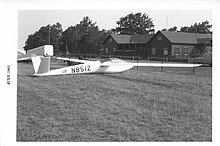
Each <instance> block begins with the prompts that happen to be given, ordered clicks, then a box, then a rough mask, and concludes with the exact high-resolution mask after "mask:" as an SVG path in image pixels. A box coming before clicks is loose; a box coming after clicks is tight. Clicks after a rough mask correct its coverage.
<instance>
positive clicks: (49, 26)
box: [48, 25, 50, 45]
mask: <svg viewBox="0 0 220 146" xmlns="http://www.w3.org/2000/svg"><path fill="white" fill-rule="evenodd" d="M48 45H50V25H48Z"/></svg>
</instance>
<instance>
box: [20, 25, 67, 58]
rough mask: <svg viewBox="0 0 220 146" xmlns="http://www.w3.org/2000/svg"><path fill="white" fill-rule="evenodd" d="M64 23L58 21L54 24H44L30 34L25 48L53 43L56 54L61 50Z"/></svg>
mask: <svg viewBox="0 0 220 146" xmlns="http://www.w3.org/2000/svg"><path fill="white" fill-rule="evenodd" d="M62 32H63V31H62V25H61V24H60V23H59V22H57V23H56V24H53V25H52V26H50V25H47V26H42V27H41V28H40V29H39V30H38V31H36V32H35V33H34V34H31V35H29V36H28V39H27V40H26V42H25V46H24V50H25V51H27V50H30V49H33V48H36V47H39V46H42V45H48V44H51V45H53V46H54V52H55V54H56V53H58V51H59V42H60V38H61V36H62Z"/></svg>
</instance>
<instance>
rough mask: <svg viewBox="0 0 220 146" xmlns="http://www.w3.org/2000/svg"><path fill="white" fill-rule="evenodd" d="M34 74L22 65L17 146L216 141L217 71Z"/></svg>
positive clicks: (19, 66)
mask: <svg viewBox="0 0 220 146" xmlns="http://www.w3.org/2000/svg"><path fill="white" fill-rule="evenodd" d="M53 66H54V67H56V66H57V65H56V63H55V64H53ZM32 74H33V67H32V65H31V64H25V63H18V86H17V141H212V70H211V67H201V68H197V69H196V72H195V74H193V73H192V69H189V68H186V69H171V68H166V69H164V71H163V72H161V69H160V68H151V67H139V68H138V69H137V68H133V69H132V70H129V71H127V72H124V73H121V74H104V75H103V74H90V75H66V76H49V77H32V76H31V75H32Z"/></svg>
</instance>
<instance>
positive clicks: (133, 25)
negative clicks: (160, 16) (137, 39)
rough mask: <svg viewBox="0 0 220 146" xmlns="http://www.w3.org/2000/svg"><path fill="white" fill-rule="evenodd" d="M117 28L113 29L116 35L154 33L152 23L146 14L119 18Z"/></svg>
mask: <svg viewBox="0 0 220 146" xmlns="http://www.w3.org/2000/svg"><path fill="white" fill-rule="evenodd" d="M116 23H117V24H118V25H119V26H118V27H116V28H115V29H114V31H115V32H116V33H117V34H128V35H136V34H149V33H154V29H153V27H154V25H153V21H152V19H151V18H149V16H148V15H147V14H145V13H144V14H141V13H136V14H133V13H131V14H128V15H127V16H125V17H121V18H120V20H119V21H117V22H116Z"/></svg>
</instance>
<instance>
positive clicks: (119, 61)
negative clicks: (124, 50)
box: [100, 58, 127, 63]
mask: <svg viewBox="0 0 220 146" xmlns="http://www.w3.org/2000/svg"><path fill="white" fill-rule="evenodd" d="M100 61H101V63H103V62H112V63H127V61H124V60H121V59H119V58H107V59H102V60H100Z"/></svg>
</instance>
